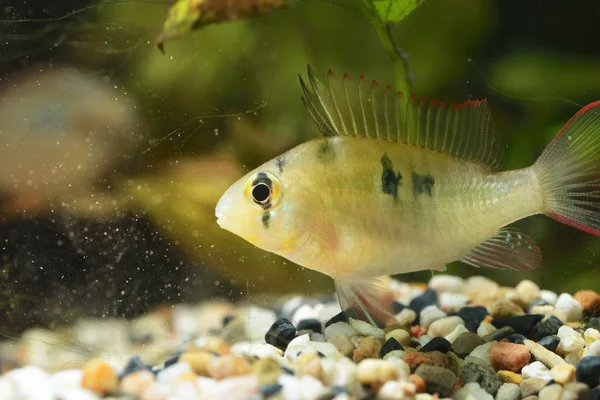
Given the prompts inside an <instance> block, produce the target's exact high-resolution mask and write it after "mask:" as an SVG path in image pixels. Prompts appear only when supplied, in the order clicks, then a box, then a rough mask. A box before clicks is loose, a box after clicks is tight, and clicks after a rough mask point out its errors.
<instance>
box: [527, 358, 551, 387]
mask: <svg viewBox="0 0 600 400" xmlns="http://www.w3.org/2000/svg"><path fill="white" fill-rule="evenodd" d="M521 375H522V376H523V379H528V378H538V379H542V380H544V381H546V382H549V381H550V380H552V377H551V376H550V370H549V369H548V367H546V366H545V365H544V364H542V363H541V362H539V361H534V362H532V363H531V364H529V365H526V366H525V367H523V369H522V370H521Z"/></svg>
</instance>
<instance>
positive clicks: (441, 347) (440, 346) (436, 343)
mask: <svg viewBox="0 0 600 400" xmlns="http://www.w3.org/2000/svg"><path fill="white" fill-rule="evenodd" d="M451 348H452V345H451V344H450V342H449V341H448V340H446V339H444V338H443V337H434V338H433V339H431V340H430V341H429V342H427V344H426V345H425V346H423V347H421V350H419V351H420V352H421V353H429V352H431V351H439V352H440V353H447V352H449V351H450V349H451Z"/></svg>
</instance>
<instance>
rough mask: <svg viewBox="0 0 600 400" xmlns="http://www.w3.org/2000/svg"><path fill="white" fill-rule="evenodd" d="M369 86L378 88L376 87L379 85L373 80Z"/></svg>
mask: <svg viewBox="0 0 600 400" xmlns="http://www.w3.org/2000/svg"><path fill="white" fill-rule="evenodd" d="M371 86H372V87H373V88H378V87H379V83H377V81H376V80H373V81H372V82H371Z"/></svg>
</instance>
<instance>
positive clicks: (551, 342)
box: [537, 335, 560, 352]
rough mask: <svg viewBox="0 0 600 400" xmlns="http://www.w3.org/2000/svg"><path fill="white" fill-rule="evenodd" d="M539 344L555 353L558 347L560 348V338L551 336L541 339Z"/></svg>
mask: <svg viewBox="0 0 600 400" xmlns="http://www.w3.org/2000/svg"><path fill="white" fill-rule="evenodd" d="M537 343H538V344H539V345H540V346H544V347H545V348H547V349H548V350H550V351H552V352H554V351H556V347H558V344H559V343H560V338H559V337H558V336H554V335H550V336H546V337H543V338H541V339H540V341H539V342H537Z"/></svg>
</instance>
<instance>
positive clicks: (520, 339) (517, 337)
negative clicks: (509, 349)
mask: <svg viewBox="0 0 600 400" xmlns="http://www.w3.org/2000/svg"><path fill="white" fill-rule="evenodd" d="M506 339H508V341H509V342H511V343H515V344H523V343H524V340H525V339H527V338H526V337H525V336H523V335H521V334H520V333H513V334H512V335H508V336H507V337H506Z"/></svg>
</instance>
